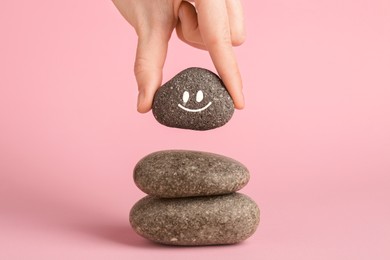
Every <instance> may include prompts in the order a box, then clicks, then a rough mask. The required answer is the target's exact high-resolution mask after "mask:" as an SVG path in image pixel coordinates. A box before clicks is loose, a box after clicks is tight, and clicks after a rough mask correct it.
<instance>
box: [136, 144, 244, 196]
mask: <svg viewBox="0 0 390 260" xmlns="http://www.w3.org/2000/svg"><path fill="white" fill-rule="evenodd" d="M133 177H134V182H135V184H136V185H137V186H138V187H139V188H140V189H141V190H142V191H144V192H145V193H147V194H149V195H153V196H157V197H163V198H177V197H189V196H205V195H217V194H227V193H231V192H234V191H237V190H240V189H241V188H243V187H244V186H245V185H246V184H247V183H248V181H249V171H248V169H247V168H246V167H245V166H244V165H243V164H241V163H240V162H238V161H236V160H233V159H231V158H228V157H225V156H222V155H218V154H213V153H207V152H198V151H186V150H166V151H159V152H154V153H152V154H149V155H147V156H146V157H144V158H143V159H141V160H140V161H139V162H138V163H137V165H136V166H135V168H134V175H133Z"/></svg>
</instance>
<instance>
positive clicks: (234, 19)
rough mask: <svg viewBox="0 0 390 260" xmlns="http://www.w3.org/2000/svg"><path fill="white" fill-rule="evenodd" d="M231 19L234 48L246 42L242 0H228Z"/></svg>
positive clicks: (227, 6) (227, 4) (227, 5)
mask: <svg viewBox="0 0 390 260" xmlns="http://www.w3.org/2000/svg"><path fill="white" fill-rule="evenodd" d="M226 8H227V12H228V17H229V25H230V35H231V40H232V45H233V46H239V45H241V44H243V43H244V41H245V24H244V11H243V8H242V5H241V0H226Z"/></svg>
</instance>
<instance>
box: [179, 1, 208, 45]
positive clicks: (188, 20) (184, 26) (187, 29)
mask: <svg viewBox="0 0 390 260" xmlns="http://www.w3.org/2000/svg"><path fill="white" fill-rule="evenodd" d="M179 21H180V23H179V24H180V25H179V26H180V34H181V35H180V36H182V37H183V38H184V40H185V41H186V42H188V43H192V44H196V45H202V46H204V44H203V40H202V36H201V35H200V32H199V26H198V15H197V13H196V9H195V7H194V6H193V5H192V4H190V3H189V2H187V1H183V2H181V4H180V7H179Z"/></svg>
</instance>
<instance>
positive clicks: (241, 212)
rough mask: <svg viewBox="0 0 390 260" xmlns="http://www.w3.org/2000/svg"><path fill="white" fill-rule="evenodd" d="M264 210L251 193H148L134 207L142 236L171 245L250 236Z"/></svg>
mask: <svg viewBox="0 0 390 260" xmlns="http://www.w3.org/2000/svg"><path fill="white" fill-rule="evenodd" d="M259 221H260V210H259V208H258V207H257V205H256V203H255V202H254V201H253V200H252V199H250V198H249V197H247V196H245V195H243V194H239V193H233V194H228V195H219V196H208V197H191V198H181V199H161V198H156V197H152V196H146V197H145V198H143V199H141V200H140V201H138V202H137V203H136V204H135V205H134V207H133V208H132V209H131V211H130V224H131V226H132V227H133V229H134V230H135V231H136V232H137V233H138V234H139V235H141V236H143V237H145V238H147V239H150V240H152V241H155V242H158V243H162V244H169V245H198V246H199V245H219V244H234V243H238V242H240V241H243V240H245V239H247V238H248V237H250V236H251V235H252V234H253V233H254V232H255V231H256V228H257V226H258V224H259Z"/></svg>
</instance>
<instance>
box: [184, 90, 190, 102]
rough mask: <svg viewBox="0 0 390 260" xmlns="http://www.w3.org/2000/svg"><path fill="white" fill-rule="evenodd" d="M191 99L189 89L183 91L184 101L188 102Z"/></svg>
mask: <svg viewBox="0 0 390 260" xmlns="http://www.w3.org/2000/svg"><path fill="white" fill-rule="evenodd" d="M189 99H190V93H189V92H188V91H184V93H183V102H184V103H187V102H188V100H189Z"/></svg>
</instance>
